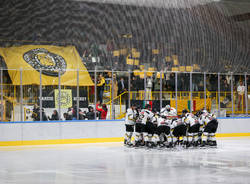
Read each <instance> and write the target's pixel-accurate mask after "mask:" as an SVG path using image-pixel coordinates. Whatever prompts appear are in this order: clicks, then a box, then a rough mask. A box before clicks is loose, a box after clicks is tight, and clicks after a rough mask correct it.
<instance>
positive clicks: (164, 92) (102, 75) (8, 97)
mask: <svg viewBox="0 0 250 184" xmlns="http://www.w3.org/2000/svg"><path fill="white" fill-rule="evenodd" d="M0 91H1V98H0V100H1V108H0V109H1V114H0V116H1V121H9V122H16V121H56V120H87V119H89V120H92V119H122V118H124V117H125V113H126V109H127V108H129V107H130V106H131V105H132V104H136V105H137V107H140V108H144V107H145V105H146V104H150V105H151V107H152V110H154V111H160V109H161V107H164V106H166V105H167V104H169V105H171V106H172V107H175V108H176V109H177V112H178V114H181V112H182V110H183V109H187V110H188V111H190V112H193V113H196V112H197V111H199V110H201V109H207V110H208V111H211V112H213V113H215V114H216V115H217V116H219V117H225V116H248V115H249V112H250V107H249V104H250V77H249V74H247V73H246V74H234V73H227V74H223V73H197V72H189V73H187V72H165V71H152V70H145V71H144V70H143V71H136V72H135V71H130V70H129V71H114V70H108V71H106V70H105V71H100V70H92V71H81V70H66V71H56V72H51V71H44V70H40V71H32V70H26V69H20V70H6V69H1V70H0Z"/></svg>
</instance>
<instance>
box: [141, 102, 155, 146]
mask: <svg viewBox="0 0 250 184" xmlns="http://www.w3.org/2000/svg"><path fill="white" fill-rule="evenodd" d="M140 117H141V119H142V120H141V123H142V125H141V131H142V133H143V138H144V142H145V145H146V146H147V147H153V146H154V143H153V142H152V137H153V134H154V133H155V126H154V124H153V123H152V122H153V117H154V113H153V112H152V111H151V106H150V105H149V104H147V105H146V107H145V109H142V110H141V112H140Z"/></svg>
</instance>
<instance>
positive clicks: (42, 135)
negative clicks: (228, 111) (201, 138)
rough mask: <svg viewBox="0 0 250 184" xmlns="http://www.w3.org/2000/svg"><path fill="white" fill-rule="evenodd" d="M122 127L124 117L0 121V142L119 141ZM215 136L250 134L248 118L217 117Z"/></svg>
mask: <svg viewBox="0 0 250 184" xmlns="http://www.w3.org/2000/svg"><path fill="white" fill-rule="evenodd" d="M124 129H125V127H124V120H105V121H102V120H91V121H86V120H85V121H54V122H52V121H50V122H14V123H6V122H0V146H16V145H43V144H44V145H47V144H76V143H100V142H121V141H123V135H124V133H125V132H124ZM216 136H217V137H235V136H250V118H220V119H219V127H218V131H217V134H216Z"/></svg>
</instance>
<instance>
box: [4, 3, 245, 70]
mask: <svg viewBox="0 0 250 184" xmlns="http://www.w3.org/2000/svg"><path fill="white" fill-rule="evenodd" d="M249 7H250V3H249ZM227 15H228V9H227V8H226V7H225V6H224V5H223V4H219V3H210V4H206V5H200V6H197V7H192V8H187V9H183V8H168V9H164V8H150V7H136V6H128V5H117V4H98V3H90V2H77V1H68V0H35V1H34V0H11V1H9V0H4V1H1V2H0V39H1V40H2V41H1V42H0V43H1V45H2V46H6V45H7V46H9V45H12V44H17V43H19V44H23V43H25V44H26V43H34V42H37V43H42V42H41V41H46V42H44V43H47V44H59V45H64V44H73V45H76V47H77V49H78V51H79V52H80V53H81V52H82V51H83V50H84V49H85V48H86V47H89V46H90V45H91V43H97V44H100V43H103V44H105V43H106V42H107V40H109V39H114V43H115V47H116V48H121V47H124V46H127V47H128V46H129V47H136V48H138V49H139V50H140V51H141V52H142V53H143V54H142V56H141V58H140V59H141V60H143V61H145V62H147V61H150V60H151V59H152V58H151V56H150V54H149V52H150V49H152V48H160V49H161V51H162V52H161V57H162V58H163V57H164V56H167V55H172V54H177V55H178V56H179V60H180V63H181V64H183V65H190V64H192V63H196V64H200V65H201V66H202V67H203V70H206V71H220V72H223V71H225V68H224V65H231V70H232V71H235V72H236V71H238V72H242V68H243V69H244V71H247V70H249V68H250V65H249V62H248V59H249V56H250V46H249V40H250V39H249V38H250V37H249V35H250V34H249V31H248V29H243V28H242V27H239V26H237V22H235V21H234V20H232V19H228V18H227ZM243 27H244V26H243ZM128 33H129V34H131V35H132V38H131V39H128V38H124V37H122V35H123V34H128ZM6 40H11V41H6ZM13 40H27V42H18V41H13ZM47 41H48V42H47ZM55 42H56V43H55ZM58 42H59V43H58ZM160 60H161V59H159V61H158V62H162V61H160ZM233 65H235V67H232V66H233ZM242 66H243V67H242Z"/></svg>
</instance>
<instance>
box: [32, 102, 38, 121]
mask: <svg viewBox="0 0 250 184" xmlns="http://www.w3.org/2000/svg"><path fill="white" fill-rule="evenodd" d="M39 113H40V112H39V106H38V105H37V104H35V105H34V107H33V110H32V115H31V117H32V118H33V121H40V118H39V119H38V114H39ZM39 117H40V116H39Z"/></svg>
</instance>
